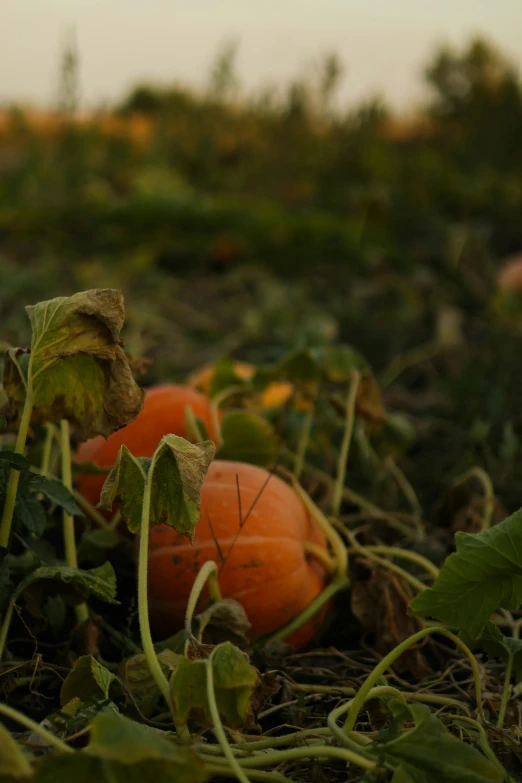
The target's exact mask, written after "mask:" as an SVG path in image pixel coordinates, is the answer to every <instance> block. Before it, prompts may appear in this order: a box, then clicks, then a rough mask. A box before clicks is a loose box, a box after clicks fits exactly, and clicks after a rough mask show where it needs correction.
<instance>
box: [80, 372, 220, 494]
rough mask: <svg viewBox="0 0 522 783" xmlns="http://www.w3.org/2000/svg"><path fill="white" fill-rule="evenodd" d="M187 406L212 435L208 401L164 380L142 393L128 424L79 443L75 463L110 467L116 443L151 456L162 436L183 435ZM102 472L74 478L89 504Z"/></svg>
mask: <svg viewBox="0 0 522 783" xmlns="http://www.w3.org/2000/svg"><path fill="white" fill-rule="evenodd" d="M187 405H188V406H189V407H190V408H191V409H192V412H193V413H194V415H195V416H197V418H199V419H201V420H202V421H203V423H204V424H205V426H206V428H207V430H208V432H209V435H210V437H211V438H213V439H215V438H216V432H215V430H214V426H213V422H212V417H211V413H210V402H209V400H208V398H207V397H205V396H204V395H203V394H201V393H200V392H198V391H196V390H195V389H191V388H189V387H188V386H178V385H176V384H170V383H165V384H161V385H159V386H152V387H151V388H150V389H147V391H146V393H145V400H144V405H143V410H142V412H141V413H140V414H139V416H138V417H137V418H136V419H135V421H133V422H132V423H131V424H128V425H127V426H126V427H123V428H122V429H121V430H118V431H117V432H114V433H113V434H112V435H110V436H109V437H108V438H107V439H105V438H103V437H101V436H99V437H97V438H92V439H91V440H88V441H86V442H85V443H82V444H81V445H80V447H79V449H78V452H77V454H76V460H77V461H78V462H94V463H95V464H96V465H98V466H99V467H101V468H110V467H112V466H113V465H114V463H115V462H116V457H117V456H118V451H119V449H120V446H121V445H123V444H125V446H127V448H128V449H129V450H130V451H131V453H132V454H134V456H135V457H152V455H153V454H154V452H155V451H156V448H157V446H158V443H159V442H160V440H161V439H162V437H163V436H164V435H169V434H174V435H180V436H181V437H186V435H187V431H186V425H185V407H186V406H187ZM104 481H105V476H104V475H95V474H82V475H80V476H78V477H77V486H78V490H79V492H80V494H81V495H83V497H84V498H85V499H86V500H88V501H89V503H90V504H91V505H93V506H95V505H96V504H97V502H98V501H99V499H100V492H101V489H102V487H103V483H104Z"/></svg>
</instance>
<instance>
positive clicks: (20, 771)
mask: <svg viewBox="0 0 522 783" xmlns="http://www.w3.org/2000/svg"><path fill="white" fill-rule="evenodd" d="M32 775H33V771H32V769H31V765H30V764H29V761H28V760H27V758H26V756H25V755H24V753H23V751H22V749H21V748H20V746H19V745H18V744H17V742H16V741H15V740H14V739H13V737H12V736H11V735H10V733H9V732H8V731H7V729H5V728H4V727H3V726H2V724H1V723H0V780H1V781H2V783H11V782H12V783H14V782H15V781H20V783H23V781H26V780H30V778H31V777H32Z"/></svg>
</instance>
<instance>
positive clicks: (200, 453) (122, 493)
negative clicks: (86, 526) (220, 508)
mask: <svg viewBox="0 0 522 783" xmlns="http://www.w3.org/2000/svg"><path fill="white" fill-rule="evenodd" d="M215 449H216V447H215V445H214V444H213V443H212V441H205V442H204V443H189V441H187V440H185V439H184V438H180V437H179V436H178V435H166V436H165V437H164V438H162V439H161V441H160V443H159V446H158V448H157V449H156V452H155V454H154V456H153V457H152V459H145V458H143V457H138V458H136V457H133V456H132V454H131V453H130V451H129V449H128V448H127V447H126V446H121V448H120V450H119V452H118V459H117V461H116V464H115V466H114V467H113V468H112V470H111V471H110V473H109V475H108V476H107V479H106V480H105V484H104V485H103V489H102V491H101V496H100V502H99V504H98V506H99V508H103V509H107V510H109V511H110V510H111V508H112V504H113V503H116V502H119V503H120V513H121V516H122V519H123V520H124V521H125V522H126V524H127V527H128V528H129V530H130V531H131V532H133V533H135V532H137V531H138V530H139V528H140V525H141V514H142V507H143V492H144V487H145V480H146V479H147V480H148V481H151V482H152V484H151V498H150V519H149V521H150V524H151V525H160V524H162V523H165V524H167V525H170V526H171V527H173V528H174V529H175V530H177V532H178V533H183V534H185V535H188V536H189V538H192V536H193V533H194V528H195V526H196V524H197V522H198V521H199V501H200V492H201V485H202V483H203V480H204V478H205V475H206V473H207V470H208V466H209V465H210V463H211V461H212V459H213V457H214V453H215ZM151 471H152V474H151V475H150V473H151Z"/></svg>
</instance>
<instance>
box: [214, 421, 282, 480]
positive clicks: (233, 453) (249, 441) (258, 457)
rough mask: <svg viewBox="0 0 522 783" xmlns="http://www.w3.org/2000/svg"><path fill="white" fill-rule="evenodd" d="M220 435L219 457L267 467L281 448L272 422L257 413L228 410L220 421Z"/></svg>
mask: <svg viewBox="0 0 522 783" xmlns="http://www.w3.org/2000/svg"><path fill="white" fill-rule="evenodd" d="M221 437H222V440H223V444H222V446H221V448H220V450H219V453H218V456H219V459H225V460H233V461H238V462H248V463H250V464H252V465H260V466H261V467H267V466H269V465H272V464H273V463H274V462H275V460H276V457H277V454H278V451H279V442H278V438H277V435H276V433H275V431H274V429H273V427H272V425H271V424H270V423H269V422H268V421H266V420H265V419H263V418H262V417H261V416H258V415H257V414H255V413H246V412H244V411H230V412H228V413H225V414H224V416H223V419H222V420H221Z"/></svg>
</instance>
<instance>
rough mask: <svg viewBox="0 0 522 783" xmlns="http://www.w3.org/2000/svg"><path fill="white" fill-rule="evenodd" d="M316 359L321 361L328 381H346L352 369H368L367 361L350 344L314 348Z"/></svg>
mask: <svg viewBox="0 0 522 783" xmlns="http://www.w3.org/2000/svg"><path fill="white" fill-rule="evenodd" d="M315 355H316V357H317V360H318V361H319V360H320V361H321V363H322V369H323V373H324V375H325V377H326V379H327V380H329V381H337V382H341V381H348V380H350V377H351V375H352V373H353V371H354V370H359V371H360V372H362V371H364V370H368V369H369V366H368V362H367V361H366V359H365V358H364V356H362V355H361V354H360V353H359V352H358V351H356V350H355V348H352V346H351V345H331V346H328V347H326V348H323V349H316V351H315Z"/></svg>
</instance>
